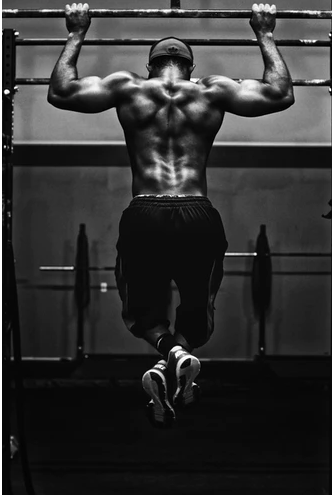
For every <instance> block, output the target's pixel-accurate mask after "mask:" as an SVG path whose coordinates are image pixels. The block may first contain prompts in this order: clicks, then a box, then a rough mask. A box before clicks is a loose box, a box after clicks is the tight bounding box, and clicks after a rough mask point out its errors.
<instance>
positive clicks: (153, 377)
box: [142, 370, 175, 428]
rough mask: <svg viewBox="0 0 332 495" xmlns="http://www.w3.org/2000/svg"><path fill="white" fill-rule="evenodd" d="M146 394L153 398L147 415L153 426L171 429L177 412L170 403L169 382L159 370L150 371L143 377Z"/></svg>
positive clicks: (148, 406)
mask: <svg viewBox="0 0 332 495" xmlns="http://www.w3.org/2000/svg"><path fill="white" fill-rule="evenodd" d="M142 385H143V389H144V390H145V392H146V393H147V394H148V395H149V396H150V397H151V400H150V402H149V404H148V405H147V415H148V418H149V420H150V422H151V423H152V424H153V426H156V427H158V428H169V427H171V426H172V424H173V423H174V421H175V411H174V409H173V408H172V406H171V404H170V403H169V401H168V397H167V382H166V378H165V376H164V375H163V373H162V372H161V371H159V370H153V371H151V370H149V371H147V372H146V373H144V375H143V377H142Z"/></svg>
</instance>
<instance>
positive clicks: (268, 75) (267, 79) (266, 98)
mask: <svg viewBox="0 0 332 495" xmlns="http://www.w3.org/2000/svg"><path fill="white" fill-rule="evenodd" d="M252 12H253V14H252V18H251V20H250V24H251V27H252V29H253V30H254V32H255V34H256V37H257V41H258V45H259V47H260V50H261V53H262V57H263V62H264V74H263V79H262V81H256V80H254V79H244V80H243V81H241V82H236V81H233V80H232V79H229V78H227V77H222V76H210V77H208V78H205V79H203V80H202V81H201V82H202V83H204V84H205V85H206V86H207V87H210V88H211V90H212V93H213V94H214V95H215V97H216V100H217V102H218V103H219V104H220V106H221V108H222V109H223V110H224V111H226V112H230V113H234V114H236V115H240V116H244V117H256V116H260V115H266V114H269V113H274V112H280V111H282V110H285V109H286V108H288V107H290V106H291V105H292V104H293V103H294V94H293V85H292V79H291V76H290V74H289V71H288V68H287V66H286V63H285V62H284V60H283V58H282V56H281V54H280V52H279V50H278V48H277V46H276V44H275V42H274V39H273V30H274V27H275V18H276V7H275V5H272V6H271V7H270V6H269V5H268V4H266V5H264V4H260V5H257V4H254V5H253V7H252Z"/></svg>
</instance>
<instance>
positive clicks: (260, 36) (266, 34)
mask: <svg viewBox="0 0 332 495" xmlns="http://www.w3.org/2000/svg"><path fill="white" fill-rule="evenodd" d="M256 38H257V41H263V40H273V33H272V31H259V32H257V33H256Z"/></svg>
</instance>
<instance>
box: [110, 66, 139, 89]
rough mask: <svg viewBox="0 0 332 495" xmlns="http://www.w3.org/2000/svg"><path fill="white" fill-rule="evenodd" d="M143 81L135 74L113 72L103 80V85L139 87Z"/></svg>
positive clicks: (123, 71)
mask: <svg viewBox="0 0 332 495" xmlns="http://www.w3.org/2000/svg"><path fill="white" fill-rule="evenodd" d="M142 81H144V79H143V78H142V77H141V76H139V75H138V74H135V73H134V72H129V71H125V70H121V71H117V72H113V73H112V74H109V75H108V76H106V77H105V78H104V83H105V84H106V85H109V86H112V87H116V86H118V87H120V88H121V87H128V86H131V85H132V86H136V85H140V84H141V82H142Z"/></svg>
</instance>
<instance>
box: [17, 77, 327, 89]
mask: <svg viewBox="0 0 332 495" xmlns="http://www.w3.org/2000/svg"><path fill="white" fill-rule="evenodd" d="M250 79H251V78H250ZM233 80H234V81H241V80H242V79H233ZM256 81H261V79H256ZM49 82H50V79H49V78H44V77H34V78H33V77H31V78H29V77H23V78H17V79H16V84H18V85H21V86H34V85H40V86H41V85H48V84H49ZM330 85H331V79H293V86H311V87H319V86H330Z"/></svg>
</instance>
